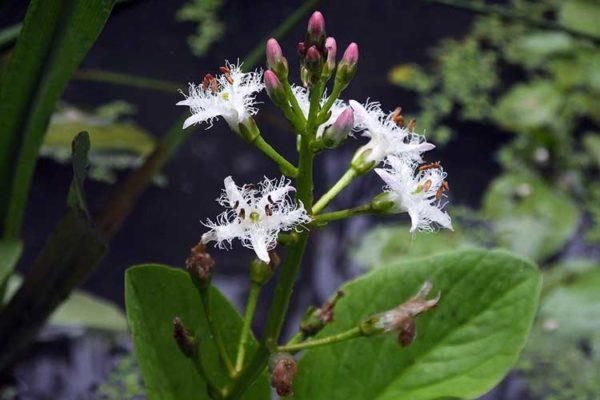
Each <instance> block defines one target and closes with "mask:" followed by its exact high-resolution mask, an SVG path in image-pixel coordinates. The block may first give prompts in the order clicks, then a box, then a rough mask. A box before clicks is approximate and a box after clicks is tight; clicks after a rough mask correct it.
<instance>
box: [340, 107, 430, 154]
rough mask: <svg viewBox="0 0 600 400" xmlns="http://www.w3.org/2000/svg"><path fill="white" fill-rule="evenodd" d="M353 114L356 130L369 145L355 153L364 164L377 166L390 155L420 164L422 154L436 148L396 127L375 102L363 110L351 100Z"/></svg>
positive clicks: (423, 139)
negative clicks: (360, 157)
mask: <svg viewBox="0 0 600 400" xmlns="http://www.w3.org/2000/svg"><path fill="white" fill-rule="evenodd" d="M350 106H351V107H352V109H353V110H354V119H355V121H356V127H357V129H362V130H364V132H363V136H365V137H368V138H369V142H368V143H367V144H365V145H364V146H362V147H361V148H360V149H358V151H357V152H356V154H357V155H362V157H364V160H363V162H364V163H365V164H370V163H375V165H377V164H379V163H380V162H381V161H383V160H384V159H385V157H387V156H389V155H396V156H404V157H408V158H410V159H412V160H417V161H418V160H420V159H421V153H423V152H425V151H429V150H431V149H433V148H435V146H434V145H433V144H431V143H428V142H426V141H425V138H424V137H423V136H421V135H417V134H415V133H412V132H409V131H408V129H406V128H404V127H400V126H398V125H396V123H395V122H394V121H393V120H392V113H388V114H386V113H384V112H383V111H382V110H381V105H380V104H379V103H377V102H368V101H367V103H366V104H365V105H364V106H363V105H362V104H360V103H359V102H357V101H355V100H350Z"/></svg>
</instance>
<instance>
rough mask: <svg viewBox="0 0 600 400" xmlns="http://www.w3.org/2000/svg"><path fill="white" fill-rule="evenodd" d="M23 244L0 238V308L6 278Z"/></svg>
mask: <svg viewBox="0 0 600 400" xmlns="http://www.w3.org/2000/svg"><path fill="white" fill-rule="evenodd" d="M21 251H23V244H22V243H21V242H19V241H16V240H0V309H2V304H3V302H4V298H5V291H6V285H7V281H8V278H9V277H10V276H11V274H12V272H13V270H14V268H15V265H16V264H17V262H18V261H19V258H20V257H21Z"/></svg>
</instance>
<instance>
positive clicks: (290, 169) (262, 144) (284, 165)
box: [252, 136, 298, 177]
mask: <svg viewBox="0 0 600 400" xmlns="http://www.w3.org/2000/svg"><path fill="white" fill-rule="evenodd" d="M252 144H254V146H256V148H257V149H259V150H260V151H262V152H263V153H264V154H265V155H266V156H267V157H269V158H270V159H271V160H273V161H275V163H277V165H279V168H281V172H283V173H284V174H285V175H287V176H291V177H296V176H297V175H298V168H296V167H294V166H293V165H292V163H290V162H289V161H288V160H286V158H285V157H284V156H282V155H281V154H279V152H277V150H275V149H274V148H273V147H272V146H271V145H270V144H269V143H267V142H266V141H265V139H263V137H262V136H257V137H256V139H254V141H253V142H252Z"/></svg>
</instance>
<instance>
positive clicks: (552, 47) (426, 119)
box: [355, 0, 600, 400]
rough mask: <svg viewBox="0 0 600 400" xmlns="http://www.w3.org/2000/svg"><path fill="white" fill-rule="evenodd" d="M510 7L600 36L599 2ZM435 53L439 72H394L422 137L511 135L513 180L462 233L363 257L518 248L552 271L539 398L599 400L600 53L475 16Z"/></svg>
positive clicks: (536, 340) (492, 188)
mask: <svg viewBox="0 0 600 400" xmlns="http://www.w3.org/2000/svg"><path fill="white" fill-rule="evenodd" d="M484 3H485V2H481V4H484ZM506 7H508V8H509V9H510V10H511V11H514V12H519V13H521V14H522V15H527V16H528V17H531V18H536V19H538V20H540V21H542V20H545V21H547V20H553V22H554V23H556V24H559V25H560V26H564V27H565V28H568V29H574V30H578V31H581V32H585V33H587V34H589V35H592V36H597V37H600V24H599V23H598V21H600V3H598V2H597V1H591V0H565V1H558V0H543V1H536V2H531V1H521V0H512V1H510V2H509V3H508V4H506ZM430 54H431V58H432V62H431V64H430V65H429V66H425V67H423V66H418V65H414V64H405V65H398V66H395V67H393V68H392V69H391V70H390V73H389V79H390V81H391V82H393V83H394V84H396V85H398V86H400V87H402V88H405V89H408V90H410V91H413V92H415V93H416V95H417V102H418V105H419V108H420V110H419V114H418V115H417V116H416V118H417V121H418V126H419V128H420V130H421V131H423V132H424V133H425V134H426V135H428V136H429V137H432V138H433V140H435V141H437V142H442V143H443V142H446V141H449V140H451V138H452V135H460V132H454V131H453V129H452V128H451V127H450V126H449V125H448V123H449V122H450V121H451V120H453V119H459V120H462V121H467V122H477V123H480V124H484V125H488V126H490V127H493V128H495V129H497V130H498V129H499V130H502V131H505V132H506V134H507V137H508V138H509V140H508V141H507V143H506V144H505V145H504V146H503V147H502V148H501V149H500V150H499V152H498V161H499V162H500V165H501V167H502V169H503V172H502V173H501V174H500V176H498V177H497V178H496V179H494V180H493V181H492V182H491V183H490V185H489V187H488V189H487V190H486V192H485V193H484V194H483V200H482V207H481V209H479V210H474V209H468V208H464V207H453V209H452V210H451V213H452V215H453V217H454V220H455V221H458V224H456V227H457V229H456V232H439V233H437V234H436V235H427V234H417V235H416V236H413V235H410V234H409V233H408V228H407V227H406V226H393V227H379V228H376V229H374V230H373V231H372V232H370V233H369V234H368V235H367V236H366V238H365V239H364V241H363V243H362V245H361V246H360V247H359V249H358V250H357V251H356V252H355V259H356V260H357V261H359V262H360V263H362V264H364V265H366V266H374V265H378V264H379V263H380V262H381V263H385V261H386V260H389V259H392V258H414V257H419V256H424V255H430V254H435V253H438V252H442V251H446V250H449V249H451V248H456V247H462V246H501V247H507V248H509V249H511V250H513V251H515V252H517V253H520V254H522V255H525V256H527V257H530V258H532V259H535V260H536V261H538V262H540V263H541V264H542V266H543V267H544V268H545V279H544V282H545V284H544V296H543V300H542V304H541V307H540V313H539V315H538V321H537V322H536V324H535V326H534V329H533V332H532V336H531V339H530V341H529V344H528V345H527V347H526V349H525V352H524V353H523V356H522V359H521V362H520V364H519V366H518V370H519V371H520V374H521V375H522V376H523V377H524V378H525V379H526V381H527V386H528V391H529V392H530V394H531V395H532V396H534V398H544V399H560V400H562V399H565V400H566V399H592V398H595V396H597V393H599V392H600V384H599V383H598V380H597V376H598V371H600V336H599V335H598V332H599V331H600V326H598V321H600V315H598V312H599V311H600V262H599V261H598V260H597V257H598V255H597V254H598V253H597V251H598V246H599V245H600V182H599V180H598V176H600V172H599V168H600V49H599V48H598V44H597V43H596V44H595V43H593V41H588V40H586V39H584V38H576V37H574V36H573V35H571V34H570V33H569V32H568V30H567V29H560V27H559V28H557V29H554V30H552V29H547V28H546V29H543V30H542V29H539V28H535V27H533V26H530V25H527V24H526V23H524V22H521V21H516V20H514V19H513V20H510V19H507V18H500V17H499V16H497V15H493V13H492V14H491V15H482V16H477V17H475V18H474V19H473V24H472V27H471V29H470V31H469V32H468V33H467V34H466V35H465V37H463V38H460V39H451V40H443V41H441V42H440V43H439V44H437V45H436V46H435V47H434V48H433V49H432V51H431V53H430ZM450 178H451V177H450ZM411 236H413V237H411ZM569 243H573V244H574V246H570V248H571V250H570V251H569V252H568V254H569V257H571V258H572V257H577V255H578V254H579V257H584V258H583V259H581V260H580V259H577V260H572V259H571V258H568V259H565V256H564V254H565V252H563V250H564V249H565V248H566V247H567V246H568V245H569ZM586 249H588V250H586ZM590 249H591V251H590ZM594 249H596V250H594ZM573 254H575V256H573ZM586 256H587V257H592V258H593V257H596V258H595V259H585V257H586ZM550 260H552V263H551V262H550ZM557 260H558V261H557Z"/></svg>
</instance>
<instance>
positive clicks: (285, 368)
mask: <svg viewBox="0 0 600 400" xmlns="http://www.w3.org/2000/svg"><path fill="white" fill-rule="evenodd" d="M269 371H271V386H272V387H273V388H275V391H276V392H277V394H278V395H279V396H282V397H285V396H291V395H292V394H294V391H293V388H292V380H293V379H294V377H295V376H296V372H298V369H297V366H296V360H295V359H294V357H293V356H292V355H291V354H288V353H278V354H274V355H273V356H271V358H270V360H269Z"/></svg>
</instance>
